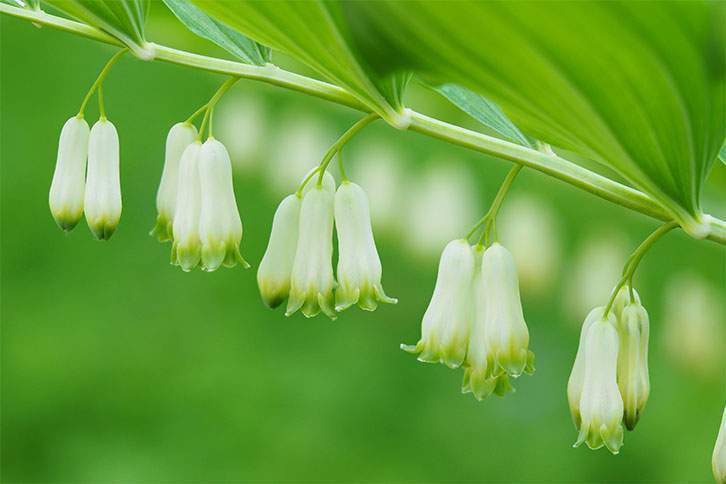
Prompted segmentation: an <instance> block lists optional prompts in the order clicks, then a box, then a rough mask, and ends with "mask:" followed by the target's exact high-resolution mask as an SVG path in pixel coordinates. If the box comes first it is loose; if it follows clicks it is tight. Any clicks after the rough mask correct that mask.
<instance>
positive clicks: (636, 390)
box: [617, 302, 650, 430]
mask: <svg viewBox="0 0 726 484" xmlns="http://www.w3.org/2000/svg"><path fill="white" fill-rule="evenodd" d="M617 330H618V336H619V337H620V351H619V353H618V388H620V395H621V396H622V397H623V404H624V406H625V414H624V419H623V422H624V423H625V427H626V428H627V429H628V430H633V429H634V428H635V424H637V423H638V419H639V418H640V414H641V412H642V411H643V408H644V407H645V404H646V403H647V402H648V396H649V395H650V377H649V375H648V336H649V333H650V322H649V319H648V312H647V311H646V310H645V308H644V307H643V306H642V305H641V304H640V303H638V302H634V303H631V304H628V305H627V306H625V307H624V308H623V310H622V311H621V313H620V316H619V317H618V318H617Z"/></svg>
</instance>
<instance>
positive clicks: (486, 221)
mask: <svg viewBox="0 0 726 484" xmlns="http://www.w3.org/2000/svg"><path fill="white" fill-rule="evenodd" d="M521 170H522V165H514V166H513V167H512V168H510V170H509V172H508V173H507V176H506V177H504V181H502V184H501V186H500V187H499V191H497V194H496V196H495V197H494V200H493V201H492V204H491V205H490V206H489V210H487V213H486V214H484V216H483V217H482V218H481V219H479V221H478V222H477V223H476V224H475V225H474V227H473V228H472V229H471V230H470V231H469V233H468V234H466V237H465V238H466V239H467V240H469V239H470V238H471V236H472V235H474V233H475V232H476V231H477V230H479V228H480V227H481V226H482V225H484V231H483V232H482V234H481V237H480V238H479V242H478V244H479V245H481V243H482V241H484V240H486V243H487V245H489V238H488V237H489V232H490V230H491V229H492V228H495V227H496V225H495V224H494V221H495V220H496V218H497V214H498V213H499V209H500V208H501V206H502V202H504V198H505V197H506V196H507V193H508V192H509V189H510V188H511V187H512V183H514V179H515V178H517V175H518V174H519V172H520V171H521ZM495 230H496V229H495Z"/></svg>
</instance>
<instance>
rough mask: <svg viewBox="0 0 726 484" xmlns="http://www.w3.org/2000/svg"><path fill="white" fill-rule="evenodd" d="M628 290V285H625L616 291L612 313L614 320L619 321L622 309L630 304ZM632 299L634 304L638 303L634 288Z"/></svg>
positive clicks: (636, 292) (638, 296)
mask: <svg viewBox="0 0 726 484" xmlns="http://www.w3.org/2000/svg"><path fill="white" fill-rule="evenodd" d="M630 290H631V288H630V286H629V285H628V284H625V285H623V287H621V288H620V289H619V290H618V294H617V295H616V296H615V300H614V301H613V307H612V311H613V314H615V318H616V319H620V318H621V317H622V314H623V309H625V306H627V305H628V304H630V303H631V301H630ZM633 298H634V302H636V303H640V295H639V294H638V291H636V290H635V288H633Z"/></svg>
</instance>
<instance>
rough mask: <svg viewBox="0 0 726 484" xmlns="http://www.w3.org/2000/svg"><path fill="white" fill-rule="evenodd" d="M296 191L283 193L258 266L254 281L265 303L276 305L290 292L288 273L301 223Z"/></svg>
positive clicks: (293, 260) (289, 272)
mask: <svg viewBox="0 0 726 484" xmlns="http://www.w3.org/2000/svg"><path fill="white" fill-rule="evenodd" d="M301 203H302V201H301V199H300V197H298V196H297V194H294V193H293V194H292V195H288V196H287V197H285V198H284V199H283V200H282V202H280V205H279V206H278V207H277V210H276V211H275V216H274V217H273V219H272V230H271V232H270V241H269V242H268V244H267V250H265V255H264V256H263V257H262V262H260V267H259V269H258V270H257V285H258V286H259V288H260V295H261V296H262V300H263V301H264V302H265V304H266V305H267V306H268V307H270V308H276V307H277V306H279V305H280V304H281V303H282V302H283V301H284V300H285V299H287V297H288V295H289V294H290V277H291V275H292V268H293V263H294V262H295V250H296V248H297V237H298V230H299V223H300V205H301Z"/></svg>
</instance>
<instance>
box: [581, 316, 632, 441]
mask: <svg viewBox="0 0 726 484" xmlns="http://www.w3.org/2000/svg"><path fill="white" fill-rule="evenodd" d="M618 345H619V343H618V333H617V331H616V329H615V316H614V315H613V314H612V313H610V314H609V315H608V317H607V319H599V320H598V321H595V322H594V323H592V325H591V326H590V328H589V329H588V330H587V336H586V338H585V350H584V357H585V376H584V384H583V387H582V395H581V396H580V404H579V413H580V416H581V422H580V432H579V435H578V437H577V442H575V445H574V446H575V447H577V446H579V445H580V444H582V443H583V442H586V443H587V446H588V447H589V448H591V449H599V448H600V447H602V446H603V445H605V446H606V447H607V448H608V450H609V451H610V452H612V453H613V454H617V453H618V452H619V451H620V447H621V446H622V445H623V425H622V420H623V399H622V398H621V396H620V390H618V383H617V366H618Z"/></svg>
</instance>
